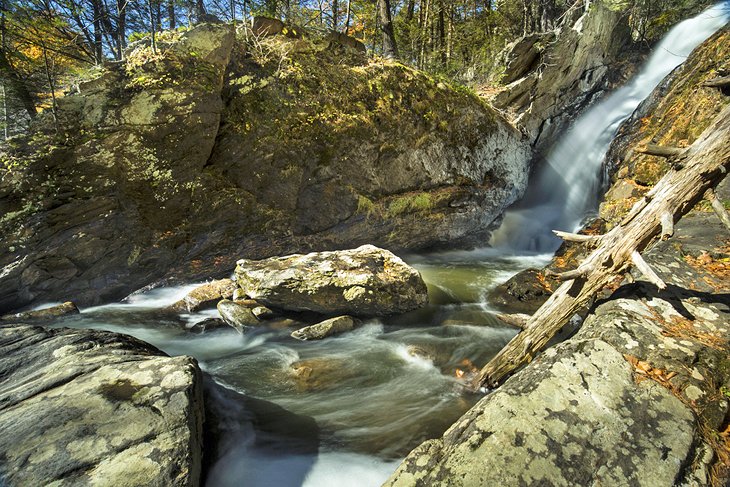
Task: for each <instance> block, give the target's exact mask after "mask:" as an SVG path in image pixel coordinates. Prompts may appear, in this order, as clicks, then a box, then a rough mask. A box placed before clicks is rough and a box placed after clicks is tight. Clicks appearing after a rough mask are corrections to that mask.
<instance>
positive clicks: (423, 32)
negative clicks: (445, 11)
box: [418, 0, 431, 69]
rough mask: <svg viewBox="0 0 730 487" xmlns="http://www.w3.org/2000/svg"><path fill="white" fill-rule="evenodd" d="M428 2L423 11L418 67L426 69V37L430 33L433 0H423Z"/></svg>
mask: <svg viewBox="0 0 730 487" xmlns="http://www.w3.org/2000/svg"><path fill="white" fill-rule="evenodd" d="M422 1H425V2H426V7H425V8H424V11H423V18H422V19H421V29H420V30H421V36H420V37H421V38H420V41H421V46H420V47H421V48H420V52H419V55H418V67H419V68H420V69H424V68H425V67H426V39H427V35H428V22H429V20H430V19H429V13H430V10H431V0H422Z"/></svg>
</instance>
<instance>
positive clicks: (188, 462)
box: [0, 325, 203, 487]
mask: <svg viewBox="0 0 730 487" xmlns="http://www.w3.org/2000/svg"><path fill="white" fill-rule="evenodd" d="M0 349H2V351H3V353H2V355H1V356H0V378H2V380H1V381H0V465H2V477H3V481H4V482H6V483H7V484H8V485H46V484H49V483H51V484H54V485H69V486H70V485H102V484H103V485H118V486H130V487H131V486H137V485H170V486H181V487H182V486H186V487H187V486H190V485H196V484H197V483H198V482H199V478H200V474H201V471H200V465H201V441H202V422H203V406H202V394H201V387H202V384H201V377H200V370H199V368H198V365H197V362H196V361H195V359H193V358H191V357H167V356H165V354H164V353H162V352H160V351H159V350H157V349H155V348H154V347H152V346H150V345H147V344H145V343H143V342H141V341H139V340H136V339H134V338H131V337H129V336H126V335H120V334H115V333H109V332H105V331H94V330H70V329H59V330H46V329H43V328H40V327H33V326H22V325H17V326H6V327H2V328H0Z"/></svg>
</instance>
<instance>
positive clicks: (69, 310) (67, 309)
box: [0, 301, 79, 323]
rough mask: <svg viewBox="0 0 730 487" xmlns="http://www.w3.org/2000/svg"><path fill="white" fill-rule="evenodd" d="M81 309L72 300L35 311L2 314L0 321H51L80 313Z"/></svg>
mask: <svg viewBox="0 0 730 487" xmlns="http://www.w3.org/2000/svg"><path fill="white" fill-rule="evenodd" d="M78 313H79V309H78V308H77V307H76V305H75V304H74V303H72V302H71V301H66V302H65V303H61V304H58V305H56V306H51V307H49V308H43V309H37V310H33V311H24V312H22V313H15V314H10V315H5V316H0V321H14V322H16V323H23V322H28V321H49V320H53V319H55V318H58V317H60V316H66V315H72V314H78Z"/></svg>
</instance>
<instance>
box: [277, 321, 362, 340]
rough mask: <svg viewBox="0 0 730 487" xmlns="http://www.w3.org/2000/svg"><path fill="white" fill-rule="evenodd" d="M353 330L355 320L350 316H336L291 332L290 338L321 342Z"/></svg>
mask: <svg viewBox="0 0 730 487" xmlns="http://www.w3.org/2000/svg"><path fill="white" fill-rule="evenodd" d="M353 328H355V320H354V319H353V318H352V317H351V316H336V317H334V318H330V319H328V320H324V321H322V322H320V323H317V324H315V325H310V326H305V327H304V328H300V329H299V330H296V331H293V332H292V334H291V336H292V338H296V339H297V340H321V339H323V338H327V337H329V336H332V335H337V334H338V333H344V332H346V331H350V330H352V329H353Z"/></svg>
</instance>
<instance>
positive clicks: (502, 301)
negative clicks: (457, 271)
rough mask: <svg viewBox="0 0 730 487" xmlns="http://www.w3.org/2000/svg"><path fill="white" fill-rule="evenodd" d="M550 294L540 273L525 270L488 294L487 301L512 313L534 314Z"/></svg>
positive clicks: (534, 270)
mask: <svg viewBox="0 0 730 487" xmlns="http://www.w3.org/2000/svg"><path fill="white" fill-rule="evenodd" d="M551 294H552V289H550V288H548V287H547V285H546V283H545V279H544V276H543V273H542V271H540V270H538V269H526V270H524V271H521V272H519V273H517V274H516V275H514V276H513V277H511V278H510V279H509V280H508V281H507V282H505V283H504V284H500V285H499V286H497V287H495V288H494V289H492V290H491V291H490V292H489V301H490V302H491V303H493V304H495V305H496V306H499V307H500V308H501V309H504V310H509V311H510V312H514V313H527V314H532V313H534V312H535V311H536V310H537V309H538V308H539V307H540V306H542V304H543V303H544V302H545V301H547V299H548V298H549V297H550V295H551Z"/></svg>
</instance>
